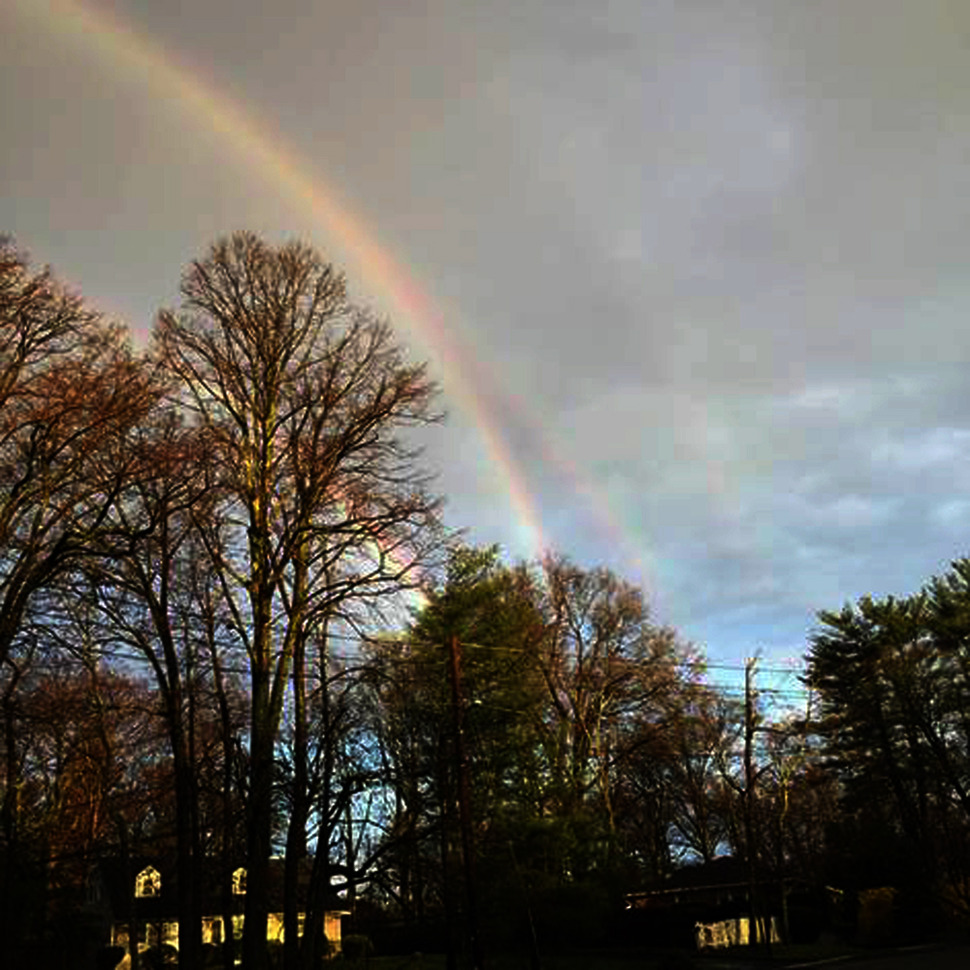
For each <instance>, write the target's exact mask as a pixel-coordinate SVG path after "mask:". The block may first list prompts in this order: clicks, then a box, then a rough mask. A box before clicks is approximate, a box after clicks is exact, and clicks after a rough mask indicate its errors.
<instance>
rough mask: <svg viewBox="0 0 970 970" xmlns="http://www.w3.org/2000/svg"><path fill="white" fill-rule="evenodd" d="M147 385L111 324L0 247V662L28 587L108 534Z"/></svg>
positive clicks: (31, 595) (27, 599)
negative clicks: (32, 271) (127, 444)
mask: <svg viewBox="0 0 970 970" xmlns="http://www.w3.org/2000/svg"><path fill="white" fill-rule="evenodd" d="M157 395H158V388H157V386H156V384H155V382H154V380H153V377H152V375H151V373H150V371H149V370H148V369H147V368H146V367H145V365H144V364H143V363H142V362H141V361H139V360H137V359H135V358H134V357H132V355H131V353H130V352H129V350H128V348H127V346H126V344H125V341H124V339H123V335H122V332H121V331H120V330H119V329H118V328H115V327H111V326H108V325H107V324H106V323H105V322H104V321H103V320H102V319H101V318H100V317H99V315H98V314H97V313H95V312H93V311H91V310H89V309H87V308H86V307H85V306H84V305H83V303H82V302H81V299H80V297H78V296H76V295H73V294H71V293H68V292H67V291H66V290H64V288H63V287H61V286H60V285H59V284H58V283H57V282H56V281H55V280H54V279H53V278H52V276H51V274H50V272H49V271H48V270H42V271H40V272H37V273H31V272H30V271H29V268H28V265H27V263H26V260H25V259H24V258H23V257H22V256H20V255H19V254H17V253H16V252H15V251H14V250H13V249H12V248H11V247H10V246H0V665H2V664H5V663H6V662H7V660H8V657H9V656H10V652H11V650H12V649H13V647H14V643H15V640H16V638H17V636H18V632H19V631H20V630H21V628H22V626H23V623H24V621H25V617H26V616H27V614H28V610H29V608H30V605H31V602H32V600H34V599H35V598H36V595H37V594H38V593H39V592H40V591H41V590H44V589H46V588H49V587H50V586H51V584H52V583H53V582H54V581H55V580H56V579H57V578H58V577H59V576H61V575H63V574H64V573H65V572H66V571H67V570H68V569H69V568H71V567H72V566H73V565H75V564H76V563H77V562H78V560H79V559H80V558H81V557H83V556H84V555H85V554H87V553H89V552H90V551H91V549H92V547H93V545H94V542H95V540H97V539H99V538H101V537H103V536H104V535H106V534H108V533H110V532H111V530H112V527H113V522H112V519H111V514H110V513H111V509H112V504H113V501H114V499H115V497H116V496H117V495H118V494H119V493H120V491H121V490H122V489H123V487H124V486H125V484H126V483H127V481H128V480H129V478H130V476H131V475H132V474H133V473H134V471H135V463H136V461H137V459H136V457H135V456H134V455H132V454H131V453H130V452H129V450H128V448H127V447H126V443H127V439H128V437H129V435H130V433H131V431H132V429H133V428H135V427H137V425H138V423H139V421H140V420H141V419H142V417H143V416H144V415H145V414H146V413H148V411H149V410H150V409H151V408H152V407H153V406H154V404H155V401H156V400H157Z"/></svg>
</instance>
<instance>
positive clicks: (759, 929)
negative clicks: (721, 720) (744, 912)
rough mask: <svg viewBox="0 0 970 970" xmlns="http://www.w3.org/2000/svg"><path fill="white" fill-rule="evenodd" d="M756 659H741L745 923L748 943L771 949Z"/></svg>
mask: <svg viewBox="0 0 970 970" xmlns="http://www.w3.org/2000/svg"><path fill="white" fill-rule="evenodd" d="M757 664H758V661H757V659H755V658H753V657H749V658H748V659H747V660H745V662H744V806H743V808H744V842H745V849H746V851H745V864H746V868H747V870H748V872H747V875H748V905H749V907H750V909H751V916H750V921H749V925H748V934H749V935H748V944H749V946H752V947H754V946H757V945H758V943H759V942H763V943H764V944H765V947H766V948H767V949H768V951H769V952H770V951H771V923H770V917H769V923H768V926H767V928H766V927H765V925H764V914H763V912H762V907H761V890H760V886H759V885H758V869H757V857H758V850H757V847H756V845H755V831H754V828H755V826H754V809H755V805H754V787H755V783H756V781H757V774H756V772H755V768H754V734H755V730H756V723H755V721H756V711H755V708H754V674H755V668H756V667H757Z"/></svg>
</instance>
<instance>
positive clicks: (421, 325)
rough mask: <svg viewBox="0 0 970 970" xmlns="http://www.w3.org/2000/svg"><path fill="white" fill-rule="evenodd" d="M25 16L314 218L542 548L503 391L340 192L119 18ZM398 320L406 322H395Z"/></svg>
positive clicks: (532, 544)
mask: <svg viewBox="0 0 970 970" xmlns="http://www.w3.org/2000/svg"><path fill="white" fill-rule="evenodd" d="M13 3H14V6H15V8H17V10H18V11H19V12H20V13H21V14H22V16H23V17H24V18H34V19H37V20H40V21H41V23H42V25H43V28H44V29H45V30H47V31H48V32H50V33H52V34H54V35H57V36H60V37H62V38H63V39H64V40H65V41H67V42H70V43H74V44H77V45H78V46H80V47H81V48H82V49H83V50H84V51H85V52H86V53H88V54H91V55H93V56H95V57H97V58H98V59H100V60H103V61H104V62H106V63H108V64H109V65H110V66H111V68H112V69H113V70H114V71H116V72H117V73H119V74H122V75H126V76H127V77H130V78H132V79H134V80H135V81H137V82H138V83H139V84H140V85H142V86H143V87H144V88H146V89H147V90H148V91H150V92H152V93H153V94H154V95H155V96H156V97H158V98H159V99H163V100H165V101H167V102H169V103H174V104H175V105H176V106H177V108H178V110H179V111H180V113H181V114H183V115H184V116H185V117H186V118H187V119H188V120H189V121H190V122H191V123H193V124H195V125H198V126H200V127H201V128H203V129H205V130H207V131H214V132H216V133H217V134H218V135H220V136H221V137H222V138H224V139H225V140H226V141H227V142H228V143H229V144H230V145H232V147H233V149H234V153H235V155H236V156H237V157H239V158H241V159H244V160H245V164H246V165H247V167H249V168H251V169H252V172H253V175H254V177H255V178H257V179H259V180H261V181H263V182H265V183H268V184H269V185H270V186H271V187H272V188H273V190H274V191H276V192H278V193H280V194H281V195H283V196H284V197H285V198H286V199H287V201H288V202H289V203H291V204H293V205H294V206H296V207H297V209H298V211H302V212H309V213H310V214H311V215H312V217H313V219H314V220H315V221H316V222H318V223H319V224H320V225H321V226H322V227H324V228H325V230H326V231H327V233H328V234H329V235H331V236H332V238H333V239H334V240H335V241H336V242H338V243H339V244H340V246H341V247H342V248H343V249H344V250H345V251H346V253H347V254H348V255H349V256H350V258H351V259H352V260H353V262H354V263H355V264H356V266H355V269H356V271H357V272H359V274H360V276H361V278H362V279H363V280H364V281H365V282H366V284H367V286H368V287H369V288H373V289H374V290H376V292H377V295H378V298H379V299H381V300H382V301H384V302H386V304H387V305H388V306H390V307H392V308H393V309H394V311H395V323H396V324H397V325H401V324H403V325H404V327H405V329H406V330H407V332H408V334H409V336H410V337H411V338H412V339H416V340H417V342H418V343H419V344H421V345H422V346H424V347H426V348H428V349H429V351H432V352H433V355H434V356H435V358H436V359H437V361H438V362H439V365H440V367H441V369H442V372H443V378H444V385H445V388H446V391H447V393H448V396H449V399H451V400H453V401H455V402H456V403H457V404H458V406H459V407H460V408H461V409H462V411H464V412H465V413H466V414H467V415H468V416H469V418H470V419H471V420H472V421H473V423H474V424H475V426H476V427H477V428H478V431H479V433H480V435H481V437H482V440H483V443H484V445H485V448H486V451H487V454H488V457H489V458H490V459H491V461H492V462H493V464H494V466H495V467H496V468H497V469H499V470H500V473H501V476H502V478H503V479H504V482H505V486H506V488H507V491H508V495H509V500H510V503H511V506H512V510H513V513H514V515H515V518H516V522H517V524H518V528H519V530H520V532H521V533H522V536H523V538H524V540H525V541H526V543H527V547H528V548H529V550H530V554H531V555H533V556H539V555H541V554H542V553H543V552H544V551H545V549H546V542H545V538H544V533H543V528H542V519H541V515H540V513H539V509H538V505H537V503H536V501H535V499H534V497H533V495H532V493H531V491H530V489H529V486H528V483H527V481H526V478H525V476H524V475H523V474H522V472H521V470H520V469H519V467H518V465H517V463H516V461H515V459H514V457H513V455H512V452H511V449H510V447H509V445H508V442H507V441H506V439H505V437H504V435H503V434H502V431H501V429H500V427H499V425H498V422H497V421H496V420H495V418H494V417H493V415H492V412H491V410H490V407H489V404H488V402H489V400H490V399H491V400H498V399H500V397H504V395H499V394H498V393H497V391H496V390H495V388H494V387H493V386H490V385H493V384H494V382H493V381H491V380H489V379H488V377H487V376H486V375H485V374H484V373H483V371H482V368H481V367H480V366H477V365H474V364H472V363H471V362H472V361H474V360H475V356H476V355H474V354H473V353H472V351H471V348H469V347H468V346H466V345H465V343H464V342H463V341H462V340H461V339H460V337H459V336H458V334H457V333H456V331H455V328H454V327H448V326H446V325H445V320H444V316H443V314H442V313H441V312H440V311H439V310H438V309H437V308H436V307H435V306H434V305H433V303H432V301H431V299H430V298H429V297H428V295H427V294H426V293H425V292H424V291H423V289H422V288H421V287H420V286H418V284H417V283H416V282H415V281H414V279H413V278H412V277H411V275H410V274H409V273H408V272H407V271H406V270H405V269H404V268H403V267H402V266H401V265H400V264H399V263H398V262H397V261H396V260H395V259H394V257H393V256H392V255H391V254H390V253H389V252H388V251H387V249H386V248H385V247H384V246H382V245H381V243H380V242H379V241H378V238H377V235H376V233H375V232H374V231H372V230H371V229H370V228H369V227H367V226H366V225H365V224H364V223H363V222H362V220H361V219H360V218H358V217H357V216H355V215H354V214H353V213H351V212H350V211H348V209H347V208H346V207H345V206H344V205H343V204H342V203H341V201H340V198H339V193H338V192H336V191H335V190H334V189H333V188H332V187H331V186H329V185H328V184H327V183H326V181H325V180H324V179H323V178H322V177H321V176H320V175H319V174H318V173H317V172H315V171H311V169H310V168H309V166H308V165H307V164H306V163H305V162H303V161H302V160H301V159H300V158H299V157H298V156H297V155H296V153H295V152H293V151H292V150H290V149H289V148H287V147H286V146H285V144H283V143H282V142H281V140H280V138H279V136H278V135H277V134H276V133H271V132H270V131H269V130H267V129H265V128H263V127H262V126H260V124H259V123H258V122H257V121H256V119H255V118H254V117H253V116H252V114H251V113H250V112H248V111H246V110H245V109H244V108H243V107H242V106H240V105H239V104H237V103H235V102H234V101H233V100H232V99H230V98H229V97H227V96H225V95H224V94H221V93H220V92H219V91H217V90H216V89H215V87H214V86H213V85H212V84H210V83H207V82H206V81H205V80H204V79H202V78H200V77H199V76H198V74H197V72H193V71H191V70H188V69H187V68H186V66H185V65H183V64H181V63H179V61H178V60H177V59H176V58H175V57H174V56H173V55H172V54H171V53H169V52H168V51H165V50H163V49H162V48H161V47H160V46H159V45H157V44H156V43H155V42H154V41H152V40H151V39H149V38H148V37H146V36H144V35H143V34H142V33H139V32H138V31H136V30H134V29H133V28H132V27H130V26H129V25H127V24H125V23H122V21H121V20H119V19H118V18H117V17H116V16H113V15H111V14H109V13H107V12H105V11H103V10H100V9H98V8H97V7H96V6H95V5H94V4H92V3H90V2H82V0H49V2H47V3H37V2H36V0H13ZM401 318H403V319H401ZM524 423H525V425H526V426H527V427H529V429H530V430H531V431H533V432H534V433H535V434H536V437H537V440H538V441H539V442H540V443H541V444H540V449H541V452H542V455H543V458H544V459H545V460H547V461H549V462H550V463H551V464H552V465H553V466H554V467H556V468H557V470H558V471H559V472H560V473H561V474H563V475H565V476H566V477H567V478H568V479H569V480H570V481H571V484H572V486H573V490H574V492H575V493H576V494H580V495H583V496H584V497H585V498H586V499H587V501H589V502H590V508H591V509H592V511H593V513H594V515H595V517H596V519H597V520H598V522H599V523H600V525H601V526H602V527H604V528H605V530H606V532H607V533H608V536H609V538H610V539H611V540H612V541H613V542H614V544H615V545H616V548H617V549H618V550H622V551H623V552H624V553H626V555H625V558H626V559H627V561H628V562H630V563H634V564H636V565H637V566H638V567H640V568H641V569H642V563H641V561H640V559H639V557H637V556H635V555H633V556H630V555H629V553H630V552H631V551H632V550H631V549H630V545H629V542H628V540H627V538H626V534H625V530H623V529H621V528H620V527H619V525H618V524H617V523H616V521H615V520H614V519H613V517H612V516H611V515H610V514H609V512H608V509H609V505H608V502H607V501H605V497H604V496H602V495H600V494H599V490H598V489H597V488H596V487H595V486H594V485H592V483H590V482H588V481H583V480H582V479H581V478H580V476H579V474H578V472H577V470H576V469H575V468H574V467H573V466H572V465H570V464H569V463H568V462H567V461H566V460H564V459H563V458H562V456H561V455H559V454H558V453H557V452H556V451H555V450H554V449H552V448H551V447H550V445H549V441H550V439H549V437H548V435H547V434H545V433H544V432H543V429H542V428H540V427H539V426H538V425H537V423H536V422H535V421H534V420H530V419H529V418H528V417H526V418H525V420H524Z"/></svg>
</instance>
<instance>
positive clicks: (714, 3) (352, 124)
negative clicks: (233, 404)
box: [0, 0, 970, 664]
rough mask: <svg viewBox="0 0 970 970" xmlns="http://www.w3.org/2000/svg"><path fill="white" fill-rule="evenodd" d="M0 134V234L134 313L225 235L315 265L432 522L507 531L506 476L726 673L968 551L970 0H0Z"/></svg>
mask: <svg viewBox="0 0 970 970" xmlns="http://www.w3.org/2000/svg"><path fill="white" fill-rule="evenodd" d="M0 133H2V134H0V139H2V140H0V232H7V233H12V234H13V235H14V236H15V237H16V239H17V241H18V242H19V243H20V244H21V245H22V246H23V247H25V248H27V249H28V250H29V251H30V252H31V254H32V256H33V257H34V259H35V260H36V261H37V262H39V263H50V264H51V265H52V266H53V267H54V269H55V271H56V272H58V273H59V275H61V276H62V277H64V278H66V279H68V280H69V281H71V282H72V283H73V284H75V285H76V286H78V287H79V288H80V289H81V290H82V291H83V292H84V294H85V296H86V297H87V298H88V299H89V300H90V301H91V302H93V303H94V304H96V305H98V306H100V307H101V308H103V309H105V310H106V311H107V312H109V313H111V314H113V315H115V316H117V317H120V318H122V319H123V320H125V321H126V322H128V323H129V325H130V326H131V327H132V328H133V329H135V330H136V331H138V332H139V333H141V334H142V335H144V334H146V333H147V332H148V330H149V329H150V327H151V324H152V320H153V317H154V314H155V312H156V311H157V309H158V308H159V307H160V306H162V305H171V304H172V303H173V302H174V301H175V299H176V297H177V288H178V280H179V275H180V273H181V271H182V268H183V267H184V265H185V264H186V263H187V262H188V261H189V260H190V259H192V258H194V257H197V256H200V255H202V254H203V253H204V251H205V249H206V247H207V246H208V245H209V243H210V242H212V241H213V240H214V239H215V238H216V237H217V236H219V235H221V234H223V233H226V232H229V231H231V230H233V229H237V228H252V229H255V230H257V231H259V232H261V233H263V234H265V235H266V236H267V237H268V238H270V239H272V240H274V241H278V240H282V239H284V238H286V237H288V236H292V235H296V236H299V237H302V238H305V239H308V240H310V241H311V242H313V243H314V244H315V245H317V246H318V247H319V248H320V249H321V250H323V251H324V252H326V253H328V254H332V257H333V258H334V259H335V260H336V261H338V262H340V263H341V265H344V266H346V268H347V270H348V274H349V276H350V282H351V287H352V290H353V293H354V294H355V296H356V298H357V299H358V300H359V301H361V302H365V303H372V304H373V305H376V306H378V307H379V308H380V309H381V310H382V311H384V312H387V313H388V314H389V315H390V316H391V317H392V318H395V317H400V318H401V319H400V322H401V324H402V329H401V339H402V340H404V341H407V342H408V343H409V344H410V345H411V347H412V349H413V352H414V353H415V355H416V356H418V355H420V356H421V357H424V358H430V359H431V361H432V363H433V366H434V367H435V369H436V373H437V375H438V376H439V378H440V379H441V380H442V382H443V385H444V392H445V396H444V403H445V406H446V407H447V408H448V409H449V412H450V418H449V420H448V422H447V423H446V424H445V425H444V426H443V427H441V428H436V429H433V430H432V431H431V432H430V433H429V434H428V435H427V436H426V443H427V449H428V458H429V461H430V462H432V463H433V464H434V465H435V466H436V467H437V468H439V469H440V479H439V481H440V487H441V490H442V491H443V493H444V494H445V495H446V496H447V498H448V521H449V524H451V525H453V526H456V527H467V528H468V529H469V538H470V539H471V540H472V541H476V542H499V543H501V544H502V545H503V546H504V547H505V549H506V550H508V552H509V554H510V555H512V556H518V555H530V554H531V553H532V552H533V551H534V550H533V549H532V545H533V538H532V536H533V533H532V531H531V530H530V528H529V523H528V522H526V521H523V509H524V506H523V505H522V503H521V502H518V503H517V502H516V501H514V500H513V497H512V495H511V494H510V483H511V484H512V485H514V483H515V481H516V480H517V481H518V482H519V483H520V484H524V485H525V486H526V487H527V489H528V491H529V492H530V493H531V501H532V503H533V507H534V510H535V513H536V516H537V518H538V519H539V520H540V523H539V524H540V525H541V530H542V538H543V541H545V542H546V543H548V544H550V545H552V546H553V547H555V548H557V549H558V550H561V551H563V552H565V553H568V554H569V555H571V556H572V557H574V558H576V559H577V560H579V561H581V562H583V563H590V564H593V563H602V564H606V565H608V566H611V567H612V568H614V569H615V570H616V571H617V572H619V573H621V574H623V575H625V576H627V577H629V578H630V579H633V580H635V581H637V582H639V583H642V584H643V585H644V586H645V588H646V589H647V592H648V595H649V598H650V600H651V602H652V603H653V604H654V609H655V615H656V616H657V618H658V619H659V620H662V621H663V622H667V623H670V624H672V625H674V626H675V627H677V628H678V629H679V630H680V631H681V632H682V634H683V635H684V636H685V637H686V638H689V639H692V640H694V641H695V642H697V643H698V644H700V645H701V646H703V647H704V648H705V649H706V650H707V652H708V654H709V655H710V656H711V657H712V658H714V659H718V660H721V661H723V662H726V663H729V664H730V663H734V662H736V661H739V660H740V659H741V658H743V657H745V656H747V655H749V654H752V653H754V652H756V651H758V650H760V651H762V652H763V653H764V654H765V655H766V657H768V658H769V659H771V660H773V661H780V659H781V658H784V657H798V656H800V655H801V654H802V652H803V650H804V648H805V642H806V635H807V633H808V631H809V630H810V628H811V627H812V625H813V618H814V612H815V611H816V610H818V609H822V608H834V607H838V606H840V605H841V604H842V603H843V602H844V601H845V600H847V599H854V598H856V597H858V596H859V595H861V594H863V593H866V592H871V593H873V594H877V595H883V594H887V593H907V592H910V591H913V590H915V589H916V588H918V587H919V586H920V585H921V584H922V583H923V582H924V581H925V580H926V579H927V578H928V577H929V576H930V575H931V574H933V573H937V572H940V571H942V570H944V569H945V568H947V566H948V563H949V562H950V561H951V560H952V559H954V558H957V557H959V556H962V555H964V554H966V553H968V552H970V541H968V528H967V526H968V522H970V518H968V516H970V488H968V485H970V460H968V459H970V383H968V373H967V363H968V359H970V325H968V324H970V320H968V310H970V274H968V272H967V271H968V266H970V219H968V216H970V165H968V159H970V3H968V2H966V0H952V2H947V0H763V2H759V0H636V2H597V3H590V2H588V0H584V2H576V3H574V2H571V0H516V2H514V3H513V2H508V3H507V2H505V0H490V2H489V3H474V2H471V0H424V2H416V0H415V2H412V0H275V2H274V3H272V4H270V3H267V2H265V0H259V2H257V0H192V2H185V3H180V2H176V0H90V2H86V3H84V4H77V3H73V2H71V3H61V2H51V3H48V2H45V0H0ZM274 159H275V161H276V162H279V164H274ZM283 160H285V161H286V165H287V166H289V167H288V168H287V167H285V166H283V165H282V162H283ZM294 171H297V172H299V173H300V174H299V175H298V176H294V175H293V172H294ZM301 179H302V183H300V184H304V185H305V184H306V183H312V185H313V186H314V187H315V192H316V193H317V197H318V198H320V199H325V200H327V204H328V205H329V204H330V203H331V202H332V203H333V205H334V206H337V207H338V209H336V210H334V211H339V212H343V213H344V214H345V215H346V216H347V218H348V219H351V220H352V221H353V223H354V225H355V226H356V229H355V232H356V233H357V235H353V234H350V233H348V230H347V223H346V221H344V222H343V223H341V221H340V220H339V219H337V218H330V217H329V216H328V215H327V213H328V212H329V211H330V210H329V209H328V208H327V207H326V206H323V207H322V208H321V207H320V206H317V207H315V208H314V207H312V206H307V205H305V204H301V202H300V199H299V198H297V195H298V193H295V192H294V184H295V182H300V180H301ZM328 222H329V224H328ZM361 239H363V240H364V244H363V245H362V243H361ZM377 251H379V252H380V253H383V254H384V255H385V256H387V257H388V258H390V259H391V260H392V261H393V263H394V264H395V265H396V267H397V270H398V272H399V273H400V274H403V275H402V278H403V279H404V280H405V281H406V282H407V285H408V287H410V288H411V289H412V290H413V291H414V292H417V293H420V294H423V296H424V297H425V298H426V299H427V301H428V304H427V305H428V307H430V308H431V309H428V310H426V311H424V316H425V317H426V318H428V319H424V320H422V319H417V320H415V319H413V316H414V314H413V313H412V319H411V320H410V321H408V320H406V319H404V318H405V317H407V316H408V313H409V312H411V311H412V310H413V308H411V310H409V309H408V307H405V306H403V305H395V293H398V294H399V293H400V286H399V287H398V289H397V290H394V288H393V287H391V288H388V287H387V286H386V285H384V284H386V282H387V274H386V270H382V269H380V267H379V266H378V265H377V263H376V262H375V261H374V259H372V258H370V256H369V255H368V254H369V253H370V254H371V255H372V254H373V252H377ZM398 302H399V301H398ZM421 315H422V314H421V313H418V314H417V316H418V317H419V318H420V317H421ZM432 316H434V317H436V319H438V321H439V324H440V325H441V326H443V327H444V330H445V333H446V337H444V338H442V337H441V336H440V334H438V336H436V331H435V327H434V326H432V325H431V324H430V323H429V319H430V317H432ZM447 341H451V345H450V348H451V349H450V350H446V348H445V344H446V343H447ZM449 354H450V355H451V356H450V357H449ZM456 355H457V356H456ZM483 421H484V422H485V424H487V425H489V426H490V427H491V429H492V431H491V432H489V431H487V430H486V431H483V429H482V427H481V426H482V423H483ZM493 433H494V434H493ZM490 434H492V437H491V438H490ZM496 435H497V437H496ZM503 451H504V452H505V453H507V454H508V455H510V456H511V466H510V467H505V466H504V465H503V462H502V461H500V460H498V458H499V456H500V455H501V454H502V453H503ZM510 468H511V476H510Z"/></svg>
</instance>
